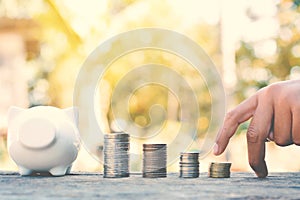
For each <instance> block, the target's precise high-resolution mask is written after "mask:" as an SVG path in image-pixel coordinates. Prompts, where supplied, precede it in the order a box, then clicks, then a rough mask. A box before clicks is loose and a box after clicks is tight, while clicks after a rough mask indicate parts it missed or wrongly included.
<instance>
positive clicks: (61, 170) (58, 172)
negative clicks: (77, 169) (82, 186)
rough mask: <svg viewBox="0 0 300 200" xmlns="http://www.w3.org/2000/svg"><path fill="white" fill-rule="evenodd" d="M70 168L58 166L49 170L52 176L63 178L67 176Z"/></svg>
mask: <svg viewBox="0 0 300 200" xmlns="http://www.w3.org/2000/svg"><path fill="white" fill-rule="evenodd" d="M67 169H68V167H66V166H58V167H54V168H52V169H50V170H49V172H50V174H51V175H52V176H63V175H65V174H66V172H67Z"/></svg>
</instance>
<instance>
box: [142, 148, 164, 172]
mask: <svg viewBox="0 0 300 200" xmlns="http://www.w3.org/2000/svg"><path fill="white" fill-rule="evenodd" d="M143 177H144V178H164V177H167V145H166V144H143Z"/></svg>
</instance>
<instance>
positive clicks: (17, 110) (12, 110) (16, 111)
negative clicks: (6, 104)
mask: <svg viewBox="0 0 300 200" xmlns="http://www.w3.org/2000/svg"><path fill="white" fill-rule="evenodd" d="M24 110H25V109H23V108H19V107H16V106H11V107H10V108H9V110H8V123H11V121H12V120H13V119H14V118H15V117H16V116H17V115H19V114H20V113H21V112H22V111H24Z"/></svg>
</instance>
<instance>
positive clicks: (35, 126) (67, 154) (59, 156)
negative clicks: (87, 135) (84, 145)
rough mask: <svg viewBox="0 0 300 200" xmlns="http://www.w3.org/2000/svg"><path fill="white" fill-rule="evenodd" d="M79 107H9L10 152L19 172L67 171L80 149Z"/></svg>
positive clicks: (26, 173) (8, 141)
mask: <svg viewBox="0 0 300 200" xmlns="http://www.w3.org/2000/svg"><path fill="white" fill-rule="evenodd" d="M77 125H78V111H77V109H75V108H68V109H58V108H55V107H51V106H37V107H33V108H30V109H21V108H17V107H11V108H10V109H9V113H8V139H7V148H8V152H9V155H10V156H11V158H12V159H13V160H14V161H15V162H16V164H17V165H18V168H19V172H20V174H21V175H30V174H32V173H33V172H49V173H50V174H52V175H53V176H63V175H65V174H66V173H69V172H70V170H71V165H72V163H73V161H74V160H75V159H76V157H77V154H78V150H79V142H80V140H79V132H78V128H77Z"/></svg>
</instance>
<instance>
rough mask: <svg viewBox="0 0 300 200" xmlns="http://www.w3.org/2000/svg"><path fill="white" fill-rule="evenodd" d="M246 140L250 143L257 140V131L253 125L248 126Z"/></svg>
mask: <svg viewBox="0 0 300 200" xmlns="http://www.w3.org/2000/svg"><path fill="white" fill-rule="evenodd" d="M247 140H248V141H249V142H252V143H255V142H257V140H258V130H257V129H256V128H255V126H253V125H250V126H249V128H248V130H247Z"/></svg>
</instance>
